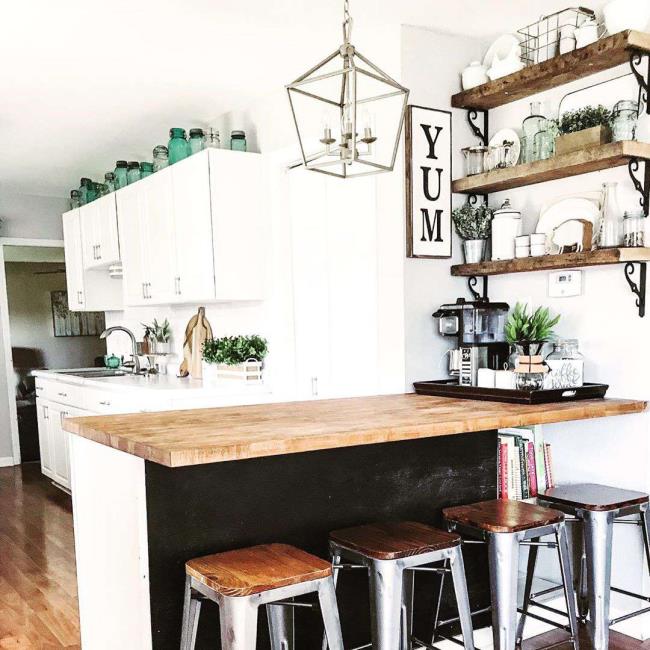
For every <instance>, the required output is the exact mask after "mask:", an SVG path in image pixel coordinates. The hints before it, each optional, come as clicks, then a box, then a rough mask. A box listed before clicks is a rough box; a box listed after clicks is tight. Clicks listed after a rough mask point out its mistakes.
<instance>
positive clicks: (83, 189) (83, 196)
mask: <svg viewBox="0 0 650 650" xmlns="http://www.w3.org/2000/svg"><path fill="white" fill-rule="evenodd" d="M91 183H92V181H91V180H90V179H89V178H82V179H81V180H80V181H79V205H86V203H89V201H88V187H89V186H90V184H91Z"/></svg>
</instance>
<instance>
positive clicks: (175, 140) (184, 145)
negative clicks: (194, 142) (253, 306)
mask: <svg viewBox="0 0 650 650" xmlns="http://www.w3.org/2000/svg"><path fill="white" fill-rule="evenodd" d="M167 149H168V150H169V164H170V165H173V164H174V163H177V162H178V161H179V160H183V159H184V158H187V157H188V156H189V155H190V145H189V144H188V142H187V138H186V135H185V129H179V128H173V129H170V130H169V144H168V145H167Z"/></svg>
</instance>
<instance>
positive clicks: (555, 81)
mask: <svg viewBox="0 0 650 650" xmlns="http://www.w3.org/2000/svg"><path fill="white" fill-rule="evenodd" d="M633 52H639V53H648V52H650V34H646V33H644V32H636V31H624V32H619V33H618V34H614V35H613V36H607V37H605V38H601V39H600V40H598V41H596V42H595V43H592V44H591V45H587V46H586V47H581V48H579V49H577V50H573V51H572V52H568V53H567V54H561V55H559V56H556V57H553V58H552V59H549V60H548V61H544V62H543V63H537V64H535V65H531V66H528V67H526V68H524V69H523V70H520V71H519V72H515V73H513V74H510V75H507V76H506V77H501V78H500V79H496V80H495V81H490V82H488V83H485V84H482V85H481V86H477V87H476V88H471V89H470V90H465V91H463V92H461V93H457V94H456V95H454V96H453V97H452V98H451V105H452V106H453V107H454V108H473V109H478V110H483V111H484V110H489V109H491V108H496V107H497V106H503V105H504V104H509V103H510V102H514V101H517V100H518V99H523V98H524V97H529V96H530V95H534V94H536V93H539V92H542V91H544V90H549V89H550V88H555V87H557V86H561V85H562V84H566V83H569V82H570V81H575V80H576V79H582V78H583V77H588V76H589V75H592V74H595V73H597V72H601V71H603V70H608V69H610V68H614V67H616V66H617V65H621V64H622V63H627V62H628V61H629V59H630V54H631V53H633Z"/></svg>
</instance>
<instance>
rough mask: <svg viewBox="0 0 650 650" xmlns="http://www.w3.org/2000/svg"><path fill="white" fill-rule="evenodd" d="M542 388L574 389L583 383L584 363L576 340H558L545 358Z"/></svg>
mask: <svg viewBox="0 0 650 650" xmlns="http://www.w3.org/2000/svg"><path fill="white" fill-rule="evenodd" d="M546 365H547V366H548V367H549V373H548V374H547V376H546V378H545V380H544V388H549V389H552V388H576V387H578V386H582V385H583V383H584V372H585V361H584V357H583V356H582V354H581V353H580V346H579V343H578V341H577V339H558V340H557V341H556V342H555V344H554V345H553V352H551V353H550V354H549V355H548V356H547V357H546Z"/></svg>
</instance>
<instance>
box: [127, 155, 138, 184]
mask: <svg viewBox="0 0 650 650" xmlns="http://www.w3.org/2000/svg"><path fill="white" fill-rule="evenodd" d="M139 180H140V163H139V162H137V161H136V160H132V161H131V162H129V166H128V169H127V172H126V182H127V184H128V185H131V183H136V182H137V181H139Z"/></svg>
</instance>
